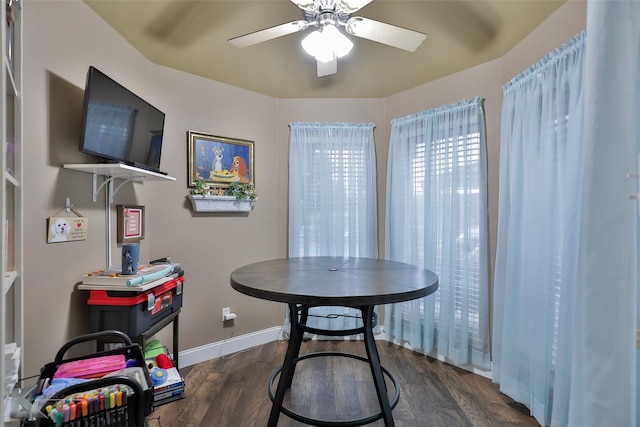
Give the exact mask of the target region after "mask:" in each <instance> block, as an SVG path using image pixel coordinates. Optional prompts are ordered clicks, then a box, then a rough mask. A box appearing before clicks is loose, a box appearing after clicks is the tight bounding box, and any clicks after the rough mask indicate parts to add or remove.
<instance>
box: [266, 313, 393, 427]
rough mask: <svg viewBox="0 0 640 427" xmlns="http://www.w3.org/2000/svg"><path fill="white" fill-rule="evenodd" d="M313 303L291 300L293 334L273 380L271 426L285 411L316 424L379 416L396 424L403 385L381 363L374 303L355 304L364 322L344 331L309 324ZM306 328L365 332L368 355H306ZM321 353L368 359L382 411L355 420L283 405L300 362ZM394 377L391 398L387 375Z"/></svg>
mask: <svg viewBox="0 0 640 427" xmlns="http://www.w3.org/2000/svg"><path fill="white" fill-rule="evenodd" d="M309 308H310V307H309V306H305V305H299V304H289V318H290V321H291V322H290V323H291V334H290V338H289V345H288V347H287V353H286V355H285V359H284V363H283V365H282V367H281V368H280V369H278V370H276V371H275V372H274V374H273V375H272V376H271V379H270V381H269V397H270V398H271V401H272V402H273V405H272V407H271V414H270V416H269V424H268V427H276V426H277V424H278V418H279V416H280V413H283V414H285V415H287V416H289V417H290V418H293V419H295V420H297V421H300V422H303V423H306V424H310V425H314V426H321V427H325V426H352V427H355V426H361V425H364V424H369V423H372V422H374V421H377V420H379V419H383V420H384V424H385V426H386V427H391V426H395V424H394V422H393V416H392V414H391V410H392V409H393V408H394V407H395V406H396V404H397V403H398V398H399V396H400V389H399V386H398V382H397V381H396V379H395V378H394V377H393V375H392V374H391V373H390V372H389V371H388V370H387V369H386V368H384V367H382V366H381V365H380V358H379V356H378V350H377V348H376V343H375V340H374V338H373V327H374V326H375V323H376V321H377V320H376V319H377V317H376V314H375V313H374V311H373V306H364V307H353V308H355V309H358V310H360V312H361V313H362V323H363V326H362V327H361V328H355V329H349V330H342V331H332V330H324V329H316V328H312V327H310V326H307V319H308V315H309ZM305 332H310V333H313V334H320V335H327V336H348V335H356V334H360V333H363V334H364V344H365V348H366V351H367V357H366V358H365V357H362V356H358V355H354V354H349V353H339V352H321V353H311V354H306V355H303V356H299V354H300V346H301V345H302V340H303V336H304V333H305ZM319 356H341V357H349V358H352V359H356V360H361V361H365V362H368V364H369V366H370V368H371V374H372V376H373V383H374V385H375V389H376V394H377V397H378V402H379V403H380V412H378V413H376V414H374V415H371V416H369V417H365V418H362V419H358V420H352V421H322V420H314V419H310V418H307V417H305V416H302V415H300V414H297V413H294V412H293V411H291V410H290V409H288V408H285V407H283V406H282V404H283V401H284V396H285V393H286V390H287V389H288V388H290V387H291V383H292V381H293V375H294V373H295V369H296V364H297V363H298V362H299V361H301V360H305V359H309V358H312V357H319ZM278 374H280V379H279V380H278V387H277V389H276V392H275V394H274V393H273V383H274V381H275V378H276V377H277V376H278ZM385 374H386V376H387V377H388V378H389V379H390V380H391V381H392V383H393V386H394V389H395V393H394V396H393V398H392V399H391V401H389V398H388V396H387V385H386V383H385V379H384V375H385Z"/></svg>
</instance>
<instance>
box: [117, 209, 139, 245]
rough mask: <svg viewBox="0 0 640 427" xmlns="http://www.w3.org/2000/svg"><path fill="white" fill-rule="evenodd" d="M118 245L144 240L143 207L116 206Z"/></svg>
mask: <svg viewBox="0 0 640 427" xmlns="http://www.w3.org/2000/svg"><path fill="white" fill-rule="evenodd" d="M116 216H117V221H118V226H117V227H116V228H117V233H118V239H117V240H118V243H134V242H139V241H140V240H142V239H144V206H125V205H118V206H116Z"/></svg>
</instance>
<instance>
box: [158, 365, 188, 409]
mask: <svg viewBox="0 0 640 427" xmlns="http://www.w3.org/2000/svg"><path fill="white" fill-rule="evenodd" d="M166 371H167V380H166V381H165V382H164V383H163V384H162V385H160V386H154V387H153V405H154V406H160V405H164V404H165V403H169V402H173V401H174V400H178V399H182V398H183V397H185V395H184V378H182V377H181V376H180V373H179V372H178V369H177V368H169V369H166Z"/></svg>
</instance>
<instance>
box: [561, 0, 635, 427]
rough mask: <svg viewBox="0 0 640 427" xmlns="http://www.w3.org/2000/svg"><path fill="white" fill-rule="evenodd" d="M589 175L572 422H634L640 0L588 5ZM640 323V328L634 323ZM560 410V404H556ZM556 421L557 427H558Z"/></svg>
mask: <svg viewBox="0 0 640 427" xmlns="http://www.w3.org/2000/svg"><path fill="white" fill-rule="evenodd" d="M584 74H585V77H584V80H585V95H584V99H585V102H584V114H585V132H584V172H583V175H582V194H583V200H582V212H583V222H582V228H581V245H580V259H579V270H578V283H579V285H580V286H579V287H578V292H577V295H576V303H577V312H576V328H575V329H574V331H573V334H574V341H575V342H574V348H575V349H576V351H575V352H574V355H573V361H572V388H571V398H570V403H571V410H570V416H569V422H568V424H567V425H569V426H581V427H599V426H605V425H606V426H619V427H633V426H638V423H639V422H640V419H638V418H636V417H637V410H638V408H637V395H638V391H637V389H636V387H637V386H636V372H635V371H636V370H637V361H636V357H637V351H638V350H637V348H636V328H638V326H640V325H639V324H638V319H637V316H638V306H637V304H638V247H637V245H638V240H637V239H638V231H637V221H638V219H639V217H638V214H639V210H638V202H634V201H631V200H629V195H630V194H633V193H640V188H638V180H637V179H628V178H627V177H626V176H625V175H626V174H627V173H628V172H635V171H638V170H640V167H639V165H638V153H639V152H640V129H639V127H640V2H639V1H601V0H598V1H590V2H589V3H588V6H587V37H586V54H585V71H584ZM638 329H640V328H638ZM554 410H555V407H554ZM558 425H560V424H558Z"/></svg>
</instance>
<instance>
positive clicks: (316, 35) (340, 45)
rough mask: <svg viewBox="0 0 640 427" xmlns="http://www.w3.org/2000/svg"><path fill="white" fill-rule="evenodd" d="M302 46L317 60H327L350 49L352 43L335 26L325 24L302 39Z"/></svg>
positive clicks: (339, 55)
mask: <svg viewBox="0 0 640 427" xmlns="http://www.w3.org/2000/svg"><path fill="white" fill-rule="evenodd" d="M301 44H302V48H303V49H304V50H305V52H307V53H308V54H309V55H311V56H313V57H315V58H316V59H317V60H318V61H322V62H329V61H333V59H334V58H342V57H343V56H345V55H346V54H348V53H349V52H350V51H351V48H353V43H352V42H351V40H349V39H348V38H347V37H346V36H345V35H344V34H342V33H341V32H340V31H339V30H338V29H337V28H336V27H335V26H333V25H325V26H324V27H323V28H322V29H320V30H316V31H314V32H312V33H311V34H309V35H308V36H307V37H305V38H304V39H302V43H301Z"/></svg>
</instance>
